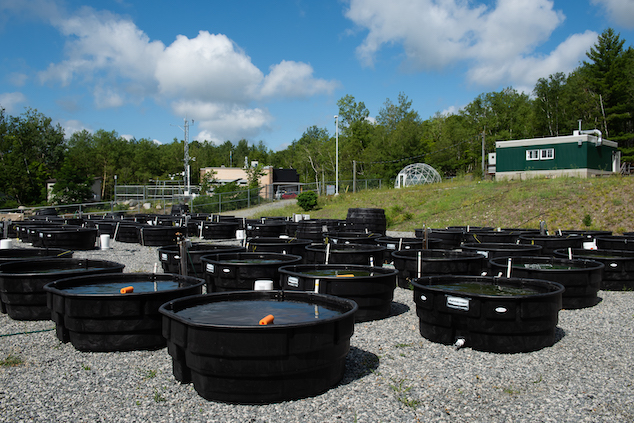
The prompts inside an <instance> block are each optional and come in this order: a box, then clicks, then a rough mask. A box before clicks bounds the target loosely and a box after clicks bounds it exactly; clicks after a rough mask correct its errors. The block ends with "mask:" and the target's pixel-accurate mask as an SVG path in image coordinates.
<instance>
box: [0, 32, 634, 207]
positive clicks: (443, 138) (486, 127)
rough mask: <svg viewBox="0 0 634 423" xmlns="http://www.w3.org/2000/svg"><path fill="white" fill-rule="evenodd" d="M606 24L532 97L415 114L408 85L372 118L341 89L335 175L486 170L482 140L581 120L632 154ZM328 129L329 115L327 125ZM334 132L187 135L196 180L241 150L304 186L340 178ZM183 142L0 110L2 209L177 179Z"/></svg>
mask: <svg viewBox="0 0 634 423" xmlns="http://www.w3.org/2000/svg"><path fill="white" fill-rule="evenodd" d="M624 44H625V40H624V39H621V38H620V35H619V34H616V33H615V32H614V30H613V29H611V28H609V29H607V30H605V31H604V32H603V33H602V34H600V35H599V37H598V39H597V41H596V43H595V44H594V46H593V47H592V48H591V49H590V50H589V51H588V52H586V56H587V59H588V60H587V61H583V62H581V63H580V64H579V66H578V67H577V68H576V69H575V70H573V71H572V72H571V73H569V74H568V75H566V74H564V73H562V72H559V73H555V74H553V75H549V76H548V77H544V78H540V79H539V80H538V81H537V83H536V85H535V87H534V89H533V92H532V96H531V95H528V94H526V93H521V92H518V91H517V90H515V89H514V88H512V87H508V88H505V89H503V90H501V91H499V92H489V93H483V94H480V95H479V96H478V97H476V98H475V99H474V100H473V101H472V102H470V103H469V104H468V105H467V106H465V107H464V108H463V109H462V110H460V111H459V112H457V113H453V114H441V113H436V115H434V116H433V117H430V118H429V119H426V120H424V119H422V118H421V117H420V115H419V114H418V112H417V111H416V110H415V109H414V108H413V106H412V101H411V100H410V99H409V98H408V97H407V95H406V94H405V93H399V94H398V97H397V99H396V101H395V102H393V101H392V100H390V99H387V100H386V101H385V103H384V104H383V106H382V107H381V108H380V110H379V111H378V113H377V114H376V115H375V116H376V117H375V118H374V119H370V111H369V110H368V109H367V108H366V106H365V104H364V103H363V102H362V101H357V99H355V97H354V96H352V95H346V96H344V97H342V98H341V99H340V100H339V101H338V102H337V106H338V109H339V110H338V115H337V116H338V128H339V133H338V141H339V178H340V180H346V179H348V180H349V179H352V178H353V171H354V172H355V174H356V177H357V178H359V179H382V180H384V181H385V182H389V181H391V180H394V178H395V177H396V175H397V174H398V172H399V171H400V170H401V169H402V168H403V167H405V166H406V165H408V164H411V163H416V162H425V163H427V164H429V165H431V166H433V167H434V168H436V169H437V170H438V171H439V172H440V173H441V174H442V175H444V176H453V175H459V174H467V173H472V174H474V175H475V176H476V177H477V176H482V175H481V173H482V169H481V160H482V152H481V146H482V141H483V139H484V143H485V152H493V151H494V150H495V141H500V140H509V139H522V138H535V137H549V136H559V135H569V134H572V131H573V130H574V129H577V128H578V126H579V120H581V124H582V126H583V129H595V128H596V129H599V130H601V131H602V133H603V136H604V138H606V139H610V140H613V141H617V142H618V143H619V148H620V150H621V152H622V161H624V162H634V118H633V113H634V49H632V47H628V48H627V49H626V48H624ZM333 127H334V122H333ZM336 135H337V134H334V131H330V130H328V129H327V128H319V127H317V126H312V127H310V128H307V129H306V131H305V132H304V133H303V134H302V136H301V137H300V138H299V139H298V140H294V141H293V142H292V143H290V144H289V146H288V147H287V148H285V149H284V150H280V151H271V150H269V149H268V148H267V147H266V145H265V144H264V143H263V142H262V141H260V142H259V143H251V142H249V141H247V140H244V139H242V140H240V141H238V142H237V143H236V144H234V143H232V142H231V141H225V142H224V143H222V144H219V145H216V144H214V143H212V142H209V141H202V142H201V141H193V142H191V143H190V144H189V154H190V156H191V157H195V158H196V160H195V161H192V162H191V176H192V183H194V184H198V183H200V182H201V181H199V173H200V172H199V170H200V168H201V167H209V166H213V167H216V166H238V167H242V166H243V164H244V158H245V157H248V159H249V161H253V160H255V161H258V162H259V163H260V164H261V165H272V166H274V167H283V168H294V169H296V170H297V171H298V173H299V175H300V180H301V181H302V182H316V183H321V182H325V181H328V182H330V181H334V180H335V171H336V157H335V142H336V139H335V138H336ZM183 152H184V141H183V140H177V139H174V141H173V142H172V143H170V144H156V143H154V142H153V141H152V140H149V139H145V138H142V139H138V140H137V139H125V138H123V137H121V136H119V135H118V134H117V133H116V132H115V131H105V130H103V129H101V130H98V131H96V132H94V133H90V132H88V131H85V130H84V131H80V132H75V133H73V134H71V135H70V136H69V137H65V134H64V131H63V129H62V128H61V127H60V126H59V125H53V123H52V121H51V119H50V118H48V117H46V116H44V115H43V114H41V113H39V112H37V110H32V109H29V110H27V111H26V112H25V113H23V114H22V115H20V116H17V117H13V116H9V115H7V114H6V113H5V111H4V109H0V207H2V208H9V207H15V206H17V205H38V204H44V203H45V201H46V188H45V186H46V181H47V180H48V179H51V178H55V179H56V181H57V183H56V185H55V189H54V192H53V195H54V198H55V201H57V202H58V203H60V204H64V203H70V202H81V201H85V200H86V199H89V198H90V196H91V194H90V188H89V187H90V185H91V184H92V180H93V179H94V178H99V179H101V180H102V181H103V184H102V192H101V196H102V198H103V199H110V198H112V195H113V192H114V184H115V179H114V176H115V175H117V183H119V184H147V183H151V182H153V181H157V180H166V179H170V178H173V177H174V175H176V178H177V179H182V176H181V175H182V170H183V168H184V162H183V160H184V159H183V156H184V153H183Z"/></svg>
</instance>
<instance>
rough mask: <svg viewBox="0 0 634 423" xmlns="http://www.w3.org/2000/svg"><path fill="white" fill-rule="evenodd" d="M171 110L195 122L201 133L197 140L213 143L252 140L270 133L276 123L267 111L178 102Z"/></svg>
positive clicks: (196, 102)
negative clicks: (272, 123) (270, 125)
mask: <svg viewBox="0 0 634 423" xmlns="http://www.w3.org/2000/svg"><path fill="white" fill-rule="evenodd" d="M172 110H173V111H174V114H176V115H179V116H185V115H187V116H189V117H192V118H194V121H195V125H196V128H197V130H198V131H199V133H198V136H197V138H196V139H198V140H199V141H205V140H207V141H213V142H214V143H222V142H225V141H227V140H233V141H238V140H239V139H242V138H246V139H248V138H252V137H254V136H256V135H257V134H258V133H260V132H261V131H262V130H267V129H268V128H269V124H270V122H271V121H272V120H273V117H272V116H271V115H270V114H269V112H268V111H267V110H265V109H261V108H257V107H256V108H245V107H240V106H239V105H230V104H222V103H209V102H199V101H193V102H188V101H178V102H175V103H173V104H172ZM192 129H193V128H192Z"/></svg>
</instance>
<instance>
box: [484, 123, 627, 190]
mask: <svg viewBox="0 0 634 423" xmlns="http://www.w3.org/2000/svg"><path fill="white" fill-rule="evenodd" d="M495 149H496V157H495V161H496V168H495V178H496V179H526V178H532V177H536V176H543V177H550V178H554V177H557V176H564V175H565V176H576V177H582V178H587V177H590V176H603V175H611V174H613V173H618V172H619V171H620V168H621V153H620V151H619V150H618V144H617V143H616V142H614V141H608V140H605V139H603V138H602V136H601V132H599V131H598V130H593V131H574V133H573V135H570V136H563V137H550V138H532V139H525V140H510V141H496V143H495Z"/></svg>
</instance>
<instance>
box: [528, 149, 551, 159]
mask: <svg viewBox="0 0 634 423" xmlns="http://www.w3.org/2000/svg"><path fill="white" fill-rule="evenodd" d="M554 158H555V149H554V148H542V149H541V150H526V160H553V159H554Z"/></svg>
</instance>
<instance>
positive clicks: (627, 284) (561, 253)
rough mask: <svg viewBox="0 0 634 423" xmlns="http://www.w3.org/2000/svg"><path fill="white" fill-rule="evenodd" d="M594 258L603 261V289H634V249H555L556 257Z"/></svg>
mask: <svg viewBox="0 0 634 423" xmlns="http://www.w3.org/2000/svg"><path fill="white" fill-rule="evenodd" d="M569 255H572V258H573V259H581V260H594V261H598V262H599V263H603V265H604V266H605V267H604V268H603V282H602V284H601V289H603V290H608V291H622V290H630V291H631V290H634V251H628V250H586V249H583V248H581V249H579V248H575V249H572V250H571V251H568V250H555V257H559V258H568V257H569Z"/></svg>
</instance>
